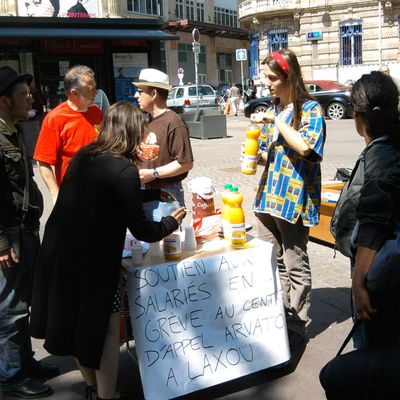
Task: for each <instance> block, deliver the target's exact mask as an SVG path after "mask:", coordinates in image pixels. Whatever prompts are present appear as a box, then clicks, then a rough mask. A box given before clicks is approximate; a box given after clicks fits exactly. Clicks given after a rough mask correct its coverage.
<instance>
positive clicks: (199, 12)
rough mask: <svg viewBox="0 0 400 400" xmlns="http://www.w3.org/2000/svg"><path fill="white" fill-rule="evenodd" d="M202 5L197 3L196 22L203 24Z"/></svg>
mask: <svg viewBox="0 0 400 400" xmlns="http://www.w3.org/2000/svg"><path fill="white" fill-rule="evenodd" d="M204 15H205V14H204V3H200V2H197V21H200V22H204V19H205V17H204Z"/></svg>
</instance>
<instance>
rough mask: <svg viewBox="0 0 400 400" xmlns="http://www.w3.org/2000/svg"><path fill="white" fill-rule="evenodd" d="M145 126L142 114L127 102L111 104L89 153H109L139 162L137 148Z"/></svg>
mask: <svg viewBox="0 0 400 400" xmlns="http://www.w3.org/2000/svg"><path fill="white" fill-rule="evenodd" d="M146 126H147V122H146V120H145V117H144V114H143V112H142V111H141V110H140V109H139V108H137V107H135V106H134V105H133V104H132V103H129V102H127V101H120V102H118V103H115V104H113V105H112V106H111V107H110V108H109V109H108V110H107V111H106V113H105V114H104V117H103V122H102V124H101V130H100V133H99V136H98V137H97V139H96V141H95V142H94V143H93V145H92V146H91V149H90V150H89V153H90V154H92V155H98V154H103V153H109V154H112V155H114V156H117V157H118V156H125V157H128V158H130V159H131V160H132V161H133V162H137V161H139V157H138V153H139V146H140V143H141V141H142V139H143V135H144V132H145V129H146Z"/></svg>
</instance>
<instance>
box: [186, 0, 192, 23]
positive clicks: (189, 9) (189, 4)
mask: <svg viewBox="0 0 400 400" xmlns="http://www.w3.org/2000/svg"><path fill="white" fill-rule="evenodd" d="M186 18H187V19H194V1H193V0H186Z"/></svg>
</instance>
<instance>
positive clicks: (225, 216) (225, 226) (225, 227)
mask: <svg viewBox="0 0 400 400" xmlns="http://www.w3.org/2000/svg"><path fill="white" fill-rule="evenodd" d="M231 188H232V185H231V184H230V183H227V184H226V185H225V186H224V189H225V190H224V191H223V192H222V193H221V198H222V203H223V205H222V210H221V223H222V232H223V233H224V238H225V239H226V240H230V238H231V235H230V230H231V223H230V221H229V203H228V199H229V196H230V194H231Z"/></svg>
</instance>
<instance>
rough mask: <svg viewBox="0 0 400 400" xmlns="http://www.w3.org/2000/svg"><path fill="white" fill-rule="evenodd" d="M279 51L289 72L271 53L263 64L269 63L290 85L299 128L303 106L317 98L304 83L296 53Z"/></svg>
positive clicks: (291, 98)
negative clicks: (286, 71)
mask: <svg viewBox="0 0 400 400" xmlns="http://www.w3.org/2000/svg"><path fill="white" fill-rule="evenodd" d="M278 53H279V54H281V56H282V57H283V58H284V60H285V61H286V63H287V65H288V67H289V73H288V74H286V73H285V71H284V70H283V69H282V68H281V67H280V66H279V64H278V62H277V61H276V60H275V59H274V58H273V57H272V56H271V54H269V55H268V56H267V57H266V58H265V59H264V61H263V62H262V64H267V65H268V67H269V68H270V69H271V71H272V72H274V73H275V74H277V75H279V76H280V77H282V78H283V79H284V80H285V81H286V82H287V83H288V85H289V101H290V102H291V103H293V108H294V115H293V122H294V124H293V127H294V129H296V130H297V129H299V126H300V120H301V107H302V105H303V104H304V103H305V102H306V101H307V100H315V98H314V97H313V96H311V95H310V93H309V92H308V90H307V88H306V86H305V85H304V81H303V78H302V76H301V69H300V64H299V62H298V60H297V57H296V54H294V53H293V51H291V50H278ZM275 104H279V99H276V100H275Z"/></svg>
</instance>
